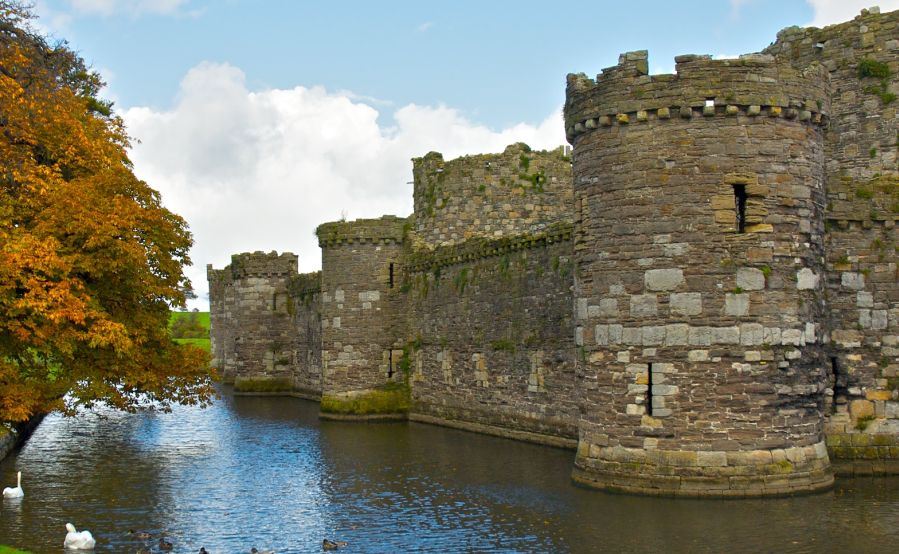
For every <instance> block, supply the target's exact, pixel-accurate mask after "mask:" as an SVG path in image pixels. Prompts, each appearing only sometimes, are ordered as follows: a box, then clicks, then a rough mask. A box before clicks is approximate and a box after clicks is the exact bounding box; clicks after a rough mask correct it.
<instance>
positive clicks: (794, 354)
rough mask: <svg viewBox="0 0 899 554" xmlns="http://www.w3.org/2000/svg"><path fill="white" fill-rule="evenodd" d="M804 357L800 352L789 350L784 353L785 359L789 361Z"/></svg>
mask: <svg viewBox="0 0 899 554" xmlns="http://www.w3.org/2000/svg"><path fill="white" fill-rule="evenodd" d="M801 357H802V352H801V351H800V350H787V351H786V352H784V358H786V359H788V360H798V359H799V358H801Z"/></svg>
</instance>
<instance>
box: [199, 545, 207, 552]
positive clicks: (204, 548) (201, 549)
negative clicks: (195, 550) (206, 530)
mask: <svg viewBox="0 0 899 554" xmlns="http://www.w3.org/2000/svg"><path fill="white" fill-rule="evenodd" d="M199 554H209V552H208V551H207V550H206V547H204V546H201V547H200V552H199Z"/></svg>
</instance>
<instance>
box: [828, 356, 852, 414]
mask: <svg viewBox="0 0 899 554" xmlns="http://www.w3.org/2000/svg"><path fill="white" fill-rule="evenodd" d="M830 370H831V371H832V372H833V409H834V412H836V409H837V403H840V404H842V403H844V402H845V401H846V394H847V392H848V391H847V388H848V386H849V383H848V382H847V376H846V375H843V372H842V371H841V370H840V363H839V360H838V359H837V357H836V356H832V357H831V358H830Z"/></svg>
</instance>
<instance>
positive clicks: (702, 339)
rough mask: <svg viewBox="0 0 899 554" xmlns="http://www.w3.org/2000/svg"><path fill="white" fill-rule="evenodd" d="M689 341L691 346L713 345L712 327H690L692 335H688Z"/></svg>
mask: <svg viewBox="0 0 899 554" xmlns="http://www.w3.org/2000/svg"><path fill="white" fill-rule="evenodd" d="M688 341H689V343H690V345H691V346H711V344H712V328H711V327H690V335H689V337H688Z"/></svg>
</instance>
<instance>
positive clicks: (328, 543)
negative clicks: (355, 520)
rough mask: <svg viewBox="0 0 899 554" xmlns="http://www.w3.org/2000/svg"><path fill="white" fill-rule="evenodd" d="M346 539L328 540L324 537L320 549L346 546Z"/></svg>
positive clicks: (334, 548) (335, 548)
mask: <svg viewBox="0 0 899 554" xmlns="http://www.w3.org/2000/svg"><path fill="white" fill-rule="evenodd" d="M346 545H347V542H346V541H330V540H328V539H325V540H323V541H322V550H337V549H338V548H340V547H341V546H346Z"/></svg>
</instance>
